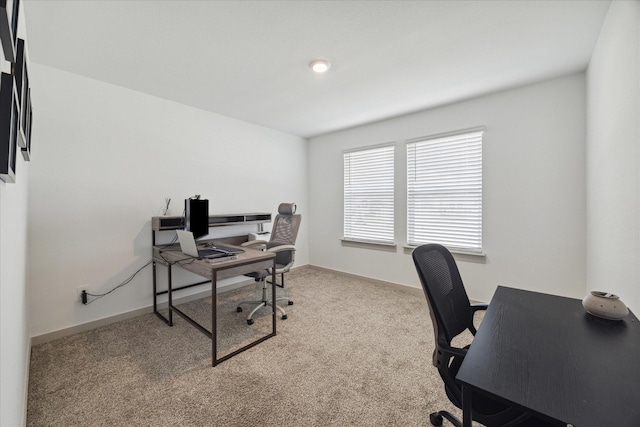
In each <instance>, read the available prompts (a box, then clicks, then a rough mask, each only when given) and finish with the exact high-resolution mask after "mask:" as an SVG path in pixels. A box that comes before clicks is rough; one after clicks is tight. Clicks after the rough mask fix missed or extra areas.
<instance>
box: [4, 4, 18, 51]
mask: <svg viewBox="0 0 640 427" xmlns="http://www.w3.org/2000/svg"><path fill="white" fill-rule="evenodd" d="M19 11H20V0H0V40H2V50H3V52H4V58H5V59H6V60H7V61H9V62H16V39H17V37H18V36H17V34H18V12H19Z"/></svg>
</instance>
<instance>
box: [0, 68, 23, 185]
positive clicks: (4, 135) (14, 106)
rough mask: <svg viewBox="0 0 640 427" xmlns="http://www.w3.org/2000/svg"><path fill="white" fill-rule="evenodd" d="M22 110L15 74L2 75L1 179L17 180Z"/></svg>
mask: <svg viewBox="0 0 640 427" xmlns="http://www.w3.org/2000/svg"><path fill="white" fill-rule="evenodd" d="M19 117H20V110H19V107H18V99H17V94H16V90H15V85H14V79H13V75H11V74H7V73H2V74H1V75H0V179H2V180H3V181H4V182H7V183H11V182H16V150H17V148H18V147H17V139H18V126H19Z"/></svg>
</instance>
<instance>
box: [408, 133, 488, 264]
mask: <svg viewBox="0 0 640 427" xmlns="http://www.w3.org/2000/svg"><path fill="white" fill-rule="evenodd" d="M407 243H408V244H409V245H420V244H423V243H439V244H441V245H444V246H447V247H449V248H452V249H461V250H464V251H469V252H478V253H480V252H482V130H478V131H473V132H465V133H461V134H457V135H449V136H443V137H435V138H428V139H423V140H419V141H412V142H410V143H408V144H407Z"/></svg>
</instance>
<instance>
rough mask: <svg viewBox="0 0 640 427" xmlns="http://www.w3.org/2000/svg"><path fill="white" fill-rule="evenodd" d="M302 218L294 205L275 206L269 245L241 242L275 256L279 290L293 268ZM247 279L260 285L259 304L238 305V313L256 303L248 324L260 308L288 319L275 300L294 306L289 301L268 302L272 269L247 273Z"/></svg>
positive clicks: (243, 302) (283, 299)
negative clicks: (268, 308)
mask: <svg viewBox="0 0 640 427" xmlns="http://www.w3.org/2000/svg"><path fill="white" fill-rule="evenodd" d="M301 221H302V216H301V215H300V214H296V204H295V203H280V206H278V215H276V218H275V219H274V221H273V229H272V230H271V238H270V239H269V241H268V242H266V241H264V240H252V241H249V242H246V243H243V245H242V246H249V247H259V246H263V247H265V248H266V250H267V251H268V252H274V253H275V254H276V275H280V278H281V279H280V283H281V284H280V285H278V284H277V283H276V285H278V286H280V287H284V274H285V273H288V272H289V271H290V270H291V267H292V266H293V263H294V261H295V254H296V248H295V246H294V245H295V243H296V237H297V236H298V229H299V228H300V222H301ZM247 276H249V277H253V278H255V280H256V282H262V298H261V299H260V300H259V301H242V302H240V303H239V304H238V307H237V311H238V312H241V311H242V307H241V305H242V304H258V305H257V306H256V307H255V308H254V309H253V310H252V311H251V313H249V315H248V316H247V323H248V324H249V325H251V324H253V315H254V314H255V312H256V311H258V310H259V309H261V308H262V307H267V306H271V305H273V307H274V308H275V309H276V310H278V311H279V312H280V314H281V315H282V319H283V320H284V319H286V318H287V313H286V312H285V311H284V309H283V308H282V307H280V306H279V305H278V304H277V302H278V301H286V302H287V304H288V305H293V301H291V299H289V298H286V297H282V298H276V301H275V302H274V301H271V300H270V299H268V297H267V289H268V288H267V277H270V276H271V269H270V268H269V269H265V270H262V271H257V272H255V273H250V274H247Z"/></svg>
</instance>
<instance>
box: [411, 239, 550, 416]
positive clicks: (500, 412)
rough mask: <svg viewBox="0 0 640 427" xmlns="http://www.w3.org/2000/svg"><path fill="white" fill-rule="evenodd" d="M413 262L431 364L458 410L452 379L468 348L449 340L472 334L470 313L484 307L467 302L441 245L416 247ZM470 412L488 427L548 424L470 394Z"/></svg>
mask: <svg viewBox="0 0 640 427" xmlns="http://www.w3.org/2000/svg"><path fill="white" fill-rule="evenodd" d="M413 262H414V263H415V266H416V270H417V272H418V276H419V277H420V282H421V283H422V289H423V290H424V295H425V297H426V298H427V303H428V304H429V311H430V314H431V321H432V323H433V331H434V334H435V339H436V348H435V350H434V351H433V365H434V366H435V367H436V368H438V372H439V373H440V376H441V377H442V380H443V381H444V386H445V391H446V393H447V396H448V397H449V400H450V401H451V402H452V403H453V404H454V405H455V406H457V407H458V408H462V389H461V385H460V384H459V383H458V382H456V380H455V378H456V374H457V373H458V370H459V369H460V366H461V365H462V361H463V360H464V356H465V354H466V353H467V349H468V348H469V347H470V346H469V345H468V346H466V347H464V348H456V347H452V346H451V340H452V339H454V338H455V337H456V336H458V335H460V334H461V333H463V332H464V331H465V330H467V329H468V330H469V331H470V332H471V333H472V334H473V335H475V334H476V328H475V327H474V325H473V316H474V313H475V312H476V311H478V310H486V309H487V307H488V305H487V304H471V303H470V302H469V297H468V296H467V292H466V291H465V289H464V284H463V283H462V278H461V277H460V272H459V271H458V266H457V265H456V262H455V260H454V259H453V256H452V255H451V253H450V252H449V251H448V250H447V249H446V248H445V247H444V246H441V245H437V244H428V245H423V246H420V247H417V248H416V249H415V250H414V251H413ZM470 345H473V344H470ZM472 412H473V419H474V421H477V422H479V423H482V424H484V425H485V426H488V427H492V426H501V427H507V426H522V427H523V426H548V425H550V424H548V423H546V422H544V421H542V420H539V419H537V418H534V417H531V416H530V415H527V414H524V413H523V412H522V411H520V410H518V409H516V408H513V407H511V406H509V405H506V404H503V403H501V402H497V401H495V400H493V399H490V398H488V397H484V396H482V395H475V394H474V396H473V409H472ZM429 418H430V421H431V424H432V425H434V426H441V425H442V422H443V418H446V419H447V420H449V421H450V422H451V423H452V424H453V425H455V426H457V427H462V422H461V421H460V420H459V419H458V418H456V417H455V416H454V415H453V414H451V413H450V412H447V411H438V412H434V413H432V414H430V415H429Z"/></svg>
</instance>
